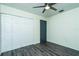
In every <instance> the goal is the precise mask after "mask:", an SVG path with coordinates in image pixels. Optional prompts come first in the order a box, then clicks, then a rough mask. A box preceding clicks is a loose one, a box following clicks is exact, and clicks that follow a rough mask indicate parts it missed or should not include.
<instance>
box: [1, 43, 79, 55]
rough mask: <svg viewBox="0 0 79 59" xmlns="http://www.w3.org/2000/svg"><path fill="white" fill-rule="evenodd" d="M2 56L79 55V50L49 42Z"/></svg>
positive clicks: (8, 52)
mask: <svg viewBox="0 0 79 59" xmlns="http://www.w3.org/2000/svg"><path fill="white" fill-rule="evenodd" d="M1 56H79V51H76V50H73V49H70V48H67V47H63V46H60V45H57V44H54V43H49V42H48V43H46V44H36V45H30V46H26V47H22V48H19V49H15V50H11V51H7V52H4V53H2V54H1Z"/></svg>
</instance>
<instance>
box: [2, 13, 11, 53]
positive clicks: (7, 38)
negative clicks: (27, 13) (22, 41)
mask: <svg viewBox="0 0 79 59" xmlns="http://www.w3.org/2000/svg"><path fill="white" fill-rule="evenodd" d="M11 19H12V17H11V16H9V15H4V14H1V52H5V51H8V50H12V21H11Z"/></svg>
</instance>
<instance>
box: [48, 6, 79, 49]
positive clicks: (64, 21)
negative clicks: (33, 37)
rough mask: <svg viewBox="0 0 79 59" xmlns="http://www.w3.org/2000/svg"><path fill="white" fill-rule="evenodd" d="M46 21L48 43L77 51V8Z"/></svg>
mask: <svg viewBox="0 0 79 59" xmlns="http://www.w3.org/2000/svg"><path fill="white" fill-rule="evenodd" d="M48 19H49V20H48V41H49V42H53V43H56V44H59V45H63V46H66V47H70V48H73V49H76V50H79V46H78V45H79V7H78V8H75V9H72V10H69V11H66V12H63V13H60V14H58V15H55V16H52V17H50V18H48Z"/></svg>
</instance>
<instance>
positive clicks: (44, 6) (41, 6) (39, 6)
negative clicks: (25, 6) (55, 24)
mask: <svg viewBox="0 0 79 59" xmlns="http://www.w3.org/2000/svg"><path fill="white" fill-rule="evenodd" d="M42 7H45V6H36V7H33V8H42Z"/></svg>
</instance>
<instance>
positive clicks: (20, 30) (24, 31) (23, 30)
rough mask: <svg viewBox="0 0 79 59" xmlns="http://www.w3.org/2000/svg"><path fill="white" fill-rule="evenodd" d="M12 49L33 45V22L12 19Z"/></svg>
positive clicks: (23, 19) (24, 19)
mask: <svg viewBox="0 0 79 59" xmlns="http://www.w3.org/2000/svg"><path fill="white" fill-rule="evenodd" d="M12 22H13V23H12V24H13V49H16V48H20V47H24V46H27V45H30V44H33V37H34V36H33V32H34V31H33V28H34V26H33V23H34V22H33V20H31V19H28V18H21V17H13V20H12Z"/></svg>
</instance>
